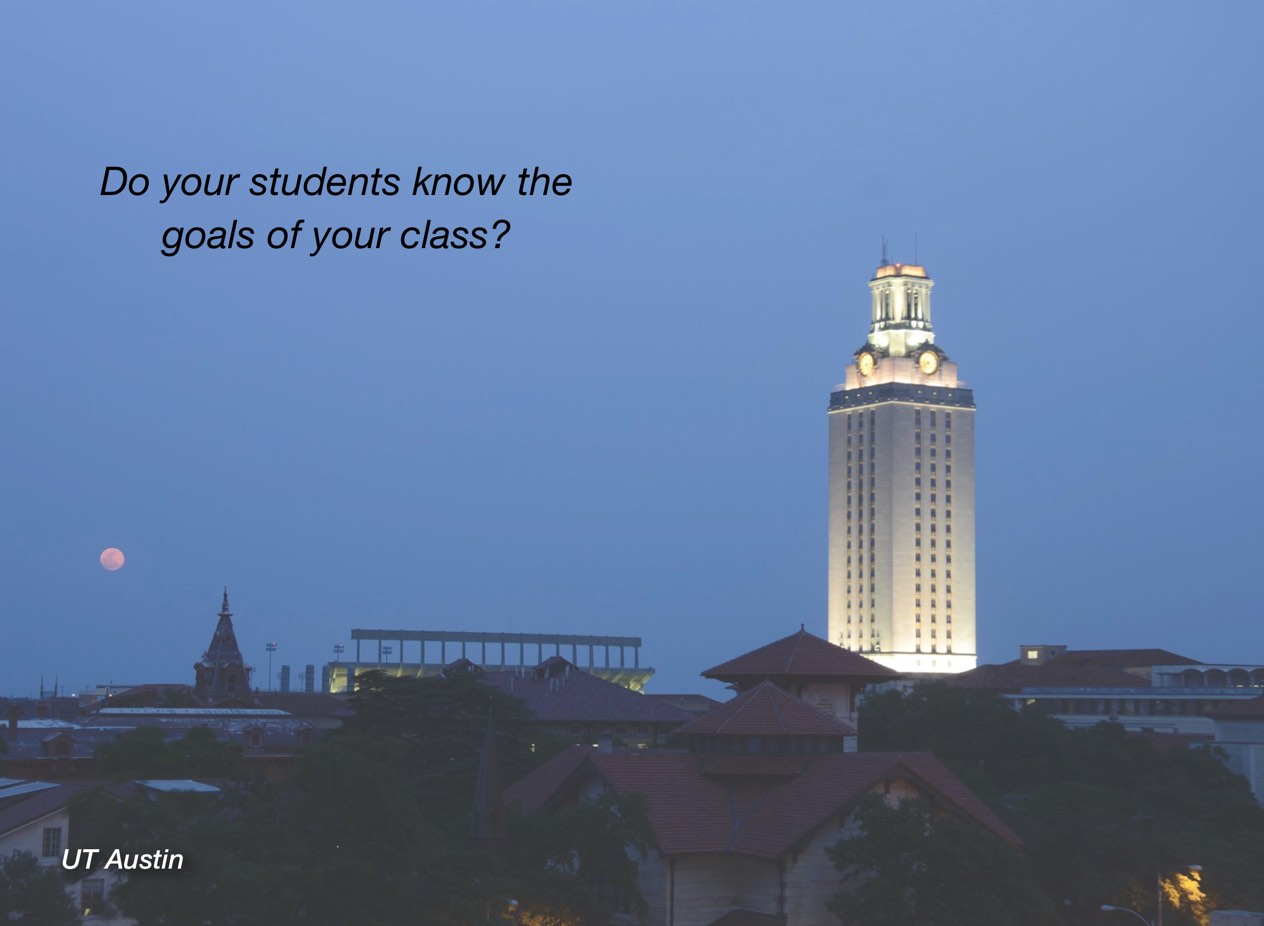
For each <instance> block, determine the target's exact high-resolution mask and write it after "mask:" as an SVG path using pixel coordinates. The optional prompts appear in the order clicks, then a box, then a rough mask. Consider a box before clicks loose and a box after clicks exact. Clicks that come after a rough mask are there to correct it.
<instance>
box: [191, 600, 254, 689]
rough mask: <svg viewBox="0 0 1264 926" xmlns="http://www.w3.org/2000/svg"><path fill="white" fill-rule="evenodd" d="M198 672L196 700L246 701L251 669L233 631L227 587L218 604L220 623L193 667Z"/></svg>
mask: <svg viewBox="0 0 1264 926" xmlns="http://www.w3.org/2000/svg"><path fill="white" fill-rule="evenodd" d="M193 669H194V671H195V672H196V673H197V681H196V683H195V684H194V690H193V697H194V698H195V699H196V700H197V701H198V703H199V704H204V705H207V706H213V705H216V704H222V703H225V702H227V701H249V700H250V699H251V693H250V669H251V667H250V666H248V665H246V663H245V660H244V659H242V657H241V647H240V646H238V645H237V634H236V633H235V632H234V631H233V614H232V612H231V611H229V610H228V587H227V586H225V587H224V600H223V603H222V604H221V605H220V612H219V623H217V624H216V625H215V633H213V634H212V635H211V644H210V646H208V647H207V648H206V652H204V653H203V654H202V659H201V661H200V662H198V663H196V664H195V665H194V667H193Z"/></svg>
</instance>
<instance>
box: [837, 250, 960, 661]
mask: <svg viewBox="0 0 1264 926" xmlns="http://www.w3.org/2000/svg"><path fill="white" fill-rule="evenodd" d="M933 285H934V283H933V281H932V280H931V279H930V277H929V276H928V275H927V273H926V268H925V267H921V266H916V265H911V264H891V263H887V262H886V260H885V255H884V259H883V264H882V266H880V267H879V268H878V270H877V272H876V273H875V274H874V277H873V279H872V280H870V281H869V289H870V295H871V313H870V324H869V336H868V338H867V340H866V341H865V343H864V344H863V345H862V346H861V347H860V348H859V349H858V350H857V351H856V352H855V354H854V355H853V357H854V360H853V362H852V363H851V364H849V365H848V367H847V370H846V379H845V381H844V382H843V383H842V384H840V385H838V386H836V387H834V391H833V392H832V393H831V395H830V405H829V640H830V642H831V643H836V644H838V645H839V646H842V647H845V648H847V649H849V650H853V651H855V652H858V653H863V654H865V656H867V657H868V658H870V659H873V660H875V661H876V662H879V663H881V664H883V665H885V666H888V667H890V668H892V669H894V670H896V671H897V672H901V673H917V672H924V673H951V672H963V671H966V670H968V669H972V668H974V666H975V663H976V652H977V650H976V643H975V586H974V575H975V563H974V545H975V544H974V535H975V528H974V409H975V406H974V394H973V392H972V391H971V390H970V389H969V388H967V386H966V384H965V383H964V382H962V381H961V380H960V379H959V378H958V375H957V364H955V363H954V362H952V361H951V360H949V359H948V355H947V354H946V353H945V352H944V351H943V349H942V348H941V347H939V346H938V345H937V344H936V343H935V332H934V329H933V328H932V326H931V312H930V291H931V287H932V286H933Z"/></svg>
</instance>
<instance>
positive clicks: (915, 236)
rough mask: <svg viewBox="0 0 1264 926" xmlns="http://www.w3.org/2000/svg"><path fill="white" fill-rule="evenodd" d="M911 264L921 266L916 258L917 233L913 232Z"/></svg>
mask: <svg viewBox="0 0 1264 926" xmlns="http://www.w3.org/2000/svg"><path fill="white" fill-rule="evenodd" d="M913 263H915V264H917V266H919V267H920V266H921V265H922V262H921V261H920V260H919V259H918V257H917V232H913Z"/></svg>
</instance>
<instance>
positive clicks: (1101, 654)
mask: <svg viewBox="0 0 1264 926" xmlns="http://www.w3.org/2000/svg"><path fill="white" fill-rule="evenodd" d="M945 681H946V682H947V683H948V684H950V685H953V686H959V687H964V688H980V689H985V690H989V691H994V692H996V693H997V694H999V695H1001V696H1002V697H1003V698H1005V699H1006V700H1007V701H1009V702H1010V703H1011V704H1012V705H1013V706H1014V707H1015V708H1016V709H1022V708H1024V707H1035V708H1037V709H1039V710H1042V711H1044V712H1046V713H1048V714H1050V715H1052V716H1054V717H1057V718H1058V719H1059V720H1061V721H1062V722H1063V723H1065V724H1067V725H1068V726H1071V727H1091V726H1094V725H1096V724H1099V723H1103V722H1106V721H1109V722H1112V723H1119V724H1122V725H1123V726H1124V728H1125V729H1127V730H1128V731H1129V732H1131V733H1155V734H1178V735H1181V736H1185V737H1192V738H1194V739H1199V738H1201V739H1202V740H1204V741H1207V742H1210V740H1211V738H1212V736H1213V734H1214V721H1213V720H1212V719H1211V716H1210V715H1211V714H1212V713H1213V712H1214V711H1216V710H1219V709H1221V708H1223V707H1225V706H1226V705H1229V704H1232V703H1234V702H1238V701H1246V700H1250V699H1251V698H1255V697H1257V696H1259V695H1260V694H1261V693H1262V692H1264V666H1257V665H1246V664H1241V665H1208V664H1206V663H1200V662H1198V661H1197V660H1194V659H1190V658H1189V657H1187V656H1181V655H1178V654H1176V653H1171V652H1168V651H1167V650H1162V649H1122V650H1069V649H1067V647H1065V646H1061V645H1057V646H1051V645H1047V644H1041V645H1032V644H1026V645H1023V646H1021V647H1020V648H1019V658H1018V659H1015V660H1012V661H1011V662H1006V663H1001V664H999V665H984V666H979V667H978V668H977V669H973V670H971V671H969V672H963V673H962V674H960V675H957V676H953V677H951V678H948V679H945Z"/></svg>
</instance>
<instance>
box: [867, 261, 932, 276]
mask: <svg viewBox="0 0 1264 926" xmlns="http://www.w3.org/2000/svg"><path fill="white" fill-rule="evenodd" d="M925 276H926V268H925V267H923V266H921V265H919V264H883V265H882V266H881V267H879V268H878V270H877V272H876V273H874V275H873V278H874V279H875V280H880V279H882V278H883V277H923V278H925Z"/></svg>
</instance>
